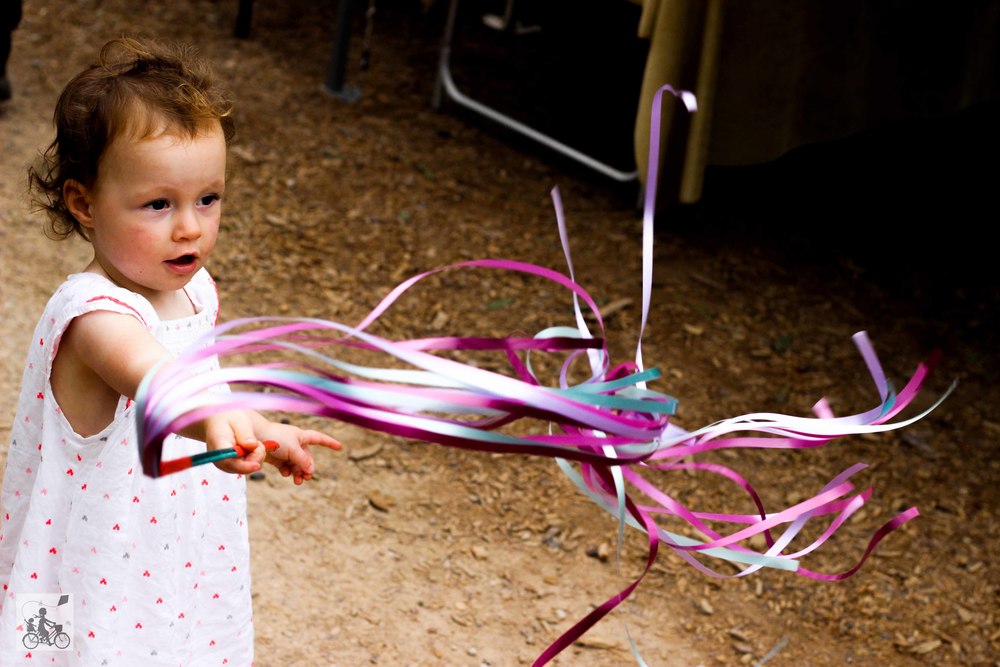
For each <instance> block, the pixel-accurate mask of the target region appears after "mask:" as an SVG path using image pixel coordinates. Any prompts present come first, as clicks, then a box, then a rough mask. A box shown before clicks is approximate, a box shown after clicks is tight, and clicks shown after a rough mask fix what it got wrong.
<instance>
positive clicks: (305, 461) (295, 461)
mask: <svg viewBox="0 0 1000 667" xmlns="http://www.w3.org/2000/svg"><path fill="white" fill-rule="evenodd" d="M255 432H256V434H257V436H258V437H259V438H260V440H273V441H274V442H277V443H278V448H277V449H275V450H272V451H268V452H265V450H264V447H262V446H261V447H258V448H257V449H256V450H254V451H253V452H251V453H250V454H249V455H248V456H247V458H248V459H249V458H250V457H253V456H256V455H264V460H265V461H267V462H268V463H270V464H271V465H273V466H274V467H275V468H277V469H278V470H279V471H280V472H281V475H282V477H288V476H291V477H292V479H293V480H295V483H296V484H301V483H302V482H304V481H306V480H308V479H310V478H311V477H312V476H313V473H314V472H315V463H314V462H313V457H312V453H311V452H310V451H309V446H310V445H320V446H322V447H328V448H330V449H334V450H338V449H340V443H339V442H337V441H336V440H335V439H333V438H331V437H330V436H328V435H326V434H325V433H321V432H319V431H313V430H305V429H301V428H298V427H296V426H291V425H289V424H279V423H277V422H272V421H266V420H265V421H264V423H263V424H260V423H258V424H257V425H256V429H255Z"/></svg>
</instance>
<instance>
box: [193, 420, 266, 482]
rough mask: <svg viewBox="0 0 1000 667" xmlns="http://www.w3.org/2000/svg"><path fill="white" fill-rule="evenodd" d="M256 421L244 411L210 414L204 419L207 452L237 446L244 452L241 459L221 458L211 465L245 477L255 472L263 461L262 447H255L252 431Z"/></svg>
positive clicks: (256, 442)
mask: <svg viewBox="0 0 1000 667" xmlns="http://www.w3.org/2000/svg"><path fill="white" fill-rule="evenodd" d="M256 419H260V417H259V416H258V415H256V414H254V413H252V412H249V411H246V410H234V411H231V412H223V413H220V414H217V415H212V416H211V417H209V418H207V419H206V420H205V424H204V427H205V437H204V440H205V442H206V443H207V444H208V449H210V450H217V449H228V448H231V447H234V446H236V445H239V446H240V447H242V448H243V449H244V450H246V451H247V455H246V456H244V457H236V458H231V459H223V460H221V461H216V462H215V467H217V468H218V469H219V470H221V471H223V472H228V473H230V474H233V475H249V474H250V473H254V472H257V471H258V470H260V468H261V464H262V463H263V462H264V453H265V450H264V447H263V446H259V445H260V443H259V441H260V440H261V438H258V437H257V435H256V433H255V432H254V426H255V422H256Z"/></svg>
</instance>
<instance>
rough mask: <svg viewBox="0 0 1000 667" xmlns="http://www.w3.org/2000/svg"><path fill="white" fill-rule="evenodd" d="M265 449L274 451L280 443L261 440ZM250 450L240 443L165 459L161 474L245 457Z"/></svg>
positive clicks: (161, 465) (162, 463) (161, 466)
mask: <svg viewBox="0 0 1000 667" xmlns="http://www.w3.org/2000/svg"><path fill="white" fill-rule="evenodd" d="M260 444H262V445H263V446H264V449H265V450H267V451H269V452H273V451H274V450H276V449H277V448H278V443H277V442H275V441H274V440H264V441H263V442H261V443H260ZM249 453H250V452H249V451H248V450H247V449H246V448H244V447H241V446H240V445H236V446H234V447H230V448H228V449H216V450H213V451H210V452H201V453H200V454H192V455H191V456H182V457H181V458H179V459H171V460H169V461H163V462H161V463H160V475H161V476H162V475H169V474H170V473H174V472H180V471H181V470H187V469H188V468H191V467H194V466H197V465H203V464H205V463H215V462H216V461H222V460H225V459H234V458H243V457H244V456H246V455H247V454H249Z"/></svg>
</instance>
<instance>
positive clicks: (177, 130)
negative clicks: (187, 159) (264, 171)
mask: <svg viewBox="0 0 1000 667" xmlns="http://www.w3.org/2000/svg"><path fill="white" fill-rule="evenodd" d="M232 109H233V105H232V102H231V101H230V98H229V95H228V94H227V93H226V91H224V90H222V89H220V88H218V87H217V86H216V85H215V82H214V76H213V73H212V70H211V68H210V67H209V66H208V64H207V62H205V61H204V60H202V59H201V58H200V57H199V56H198V54H197V52H196V51H195V50H194V49H193V48H191V47H189V46H186V45H182V44H163V43H159V42H155V41H152V40H149V39H141V38H136V37H121V38H119V39H115V40H112V41H110V42H108V43H107V44H105V45H104V47H103V48H102V49H101V53H100V57H99V59H98V63H97V64H95V65H91V66H90V67H88V68H86V69H85V70H83V71H82V72H80V73H79V74H77V75H76V76H75V77H73V79H72V80H71V81H70V82H69V83H68V84H66V87H65V88H64V89H63V92H62V94H61V95H60V97H59V102H58V103H57V104H56V109H55V113H54V114H53V123H54V125H55V128H56V138H55V140H53V142H52V144H51V145H49V147H48V149H46V151H45V152H44V153H43V154H42V156H41V164H40V165H39V166H38V167H32V168H31V169H29V172H28V180H29V184H30V189H31V191H32V194H33V200H34V203H35V204H36V205H37V206H38V207H39V209H40V210H44V211H45V212H46V213H47V214H48V217H49V223H50V226H49V229H48V230H47V231H49V232H50V235H51V236H53V237H55V238H58V239H64V238H67V237H68V236H71V235H72V234H74V233H76V234H79V235H80V236H82V237H83V238H84V239H88V237H87V234H86V231H85V229H84V228H83V226H82V225H80V223H79V222H78V221H77V220H76V218H74V217H73V215H72V214H71V213H70V211H69V210H68V209H67V207H66V202H65V201H63V186H64V185H65V183H66V181H68V180H75V181H77V182H79V183H81V184H83V185H84V186H86V187H88V188H89V187H93V185H94V183H95V181H96V180H97V170H98V166H99V165H100V162H101V158H102V157H103V155H104V153H105V152H106V151H107V149H108V147H109V146H110V145H111V143H112V142H113V141H114V140H115V139H116V138H118V137H121V136H128V137H131V138H133V139H137V140H138V139H143V138H146V137H149V136H152V135H154V134H157V133H160V132H168V133H171V134H178V135H179V136H182V137H186V138H191V137H195V136H197V135H198V134H200V133H201V132H203V131H205V130H206V129H208V128H211V127H214V126H216V125H215V124H216V123H218V124H219V125H221V126H222V131H223V133H224V135H225V137H226V142H227V143H228V142H229V141H230V140H231V139H232V137H233V135H234V134H235V124H234V122H233V117H232ZM88 240H89V239H88Z"/></svg>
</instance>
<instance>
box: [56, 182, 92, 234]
mask: <svg viewBox="0 0 1000 667" xmlns="http://www.w3.org/2000/svg"><path fill="white" fill-rule="evenodd" d="M63 202H64V203H65V204H66V209H67V210H68V211H69V212H70V214H71V215H72V216H73V217H74V218H76V220H77V222H79V223H80V224H81V225H83V226H84V227H88V228H89V227H93V226H94V216H93V214H92V213H91V210H90V190H89V189H88V188H87V186H86V185H84V184H83V183H81V182H79V181H75V180H73V179H72V178H69V179H66V182H65V183H63Z"/></svg>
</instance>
